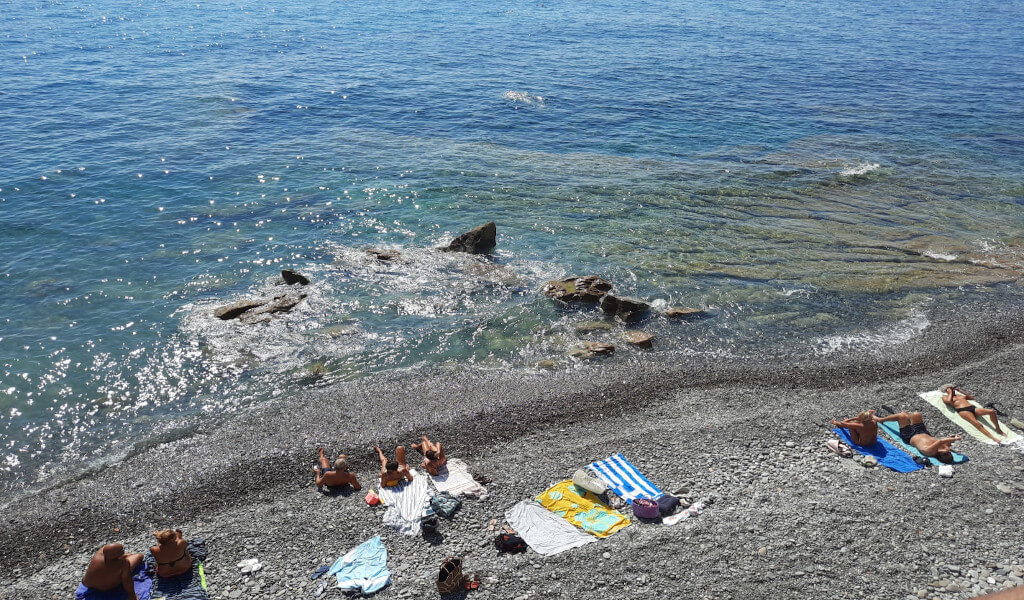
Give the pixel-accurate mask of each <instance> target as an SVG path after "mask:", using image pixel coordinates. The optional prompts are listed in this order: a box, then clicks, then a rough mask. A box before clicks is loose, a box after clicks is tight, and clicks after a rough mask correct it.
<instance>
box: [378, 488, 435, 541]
mask: <svg viewBox="0 0 1024 600" xmlns="http://www.w3.org/2000/svg"><path fill="white" fill-rule="evenodd" d="M413 477H414V478H413V480H412V481H405V482H402V483H400V484H398V485H396V486H393V487H382V488H381V489H380V499H381V500H383V501H384V503H385V504H386V505H387V507H388V509H387V510H386V511H384V516H383V521H384V524H385V525H390V526H391V527H394V528H395V529H397V530H398V531H400V532H402V533H404V534H405V535H419V534H420V531H421V527H420V524H421V522H422V521H423V517H424V516H425V515H427V514H428V511H429V509H430V494H429V491H430V490H429V488H428V487H427V478H426V477H425V476H423V475H421V474H419V473H416V474H414V476H413ZM429 513H432V511H429Z"/></svg>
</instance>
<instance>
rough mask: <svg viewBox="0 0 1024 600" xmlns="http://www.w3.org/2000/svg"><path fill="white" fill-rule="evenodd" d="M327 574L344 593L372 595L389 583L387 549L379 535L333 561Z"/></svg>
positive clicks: (389, 572)
mask: <svg viewBox="0 0 1024 600" xmlns="http://www.w3.org/2000/svg"><path fill="white" fill-rule="evenodd" d="M414 481H415V480H414ZM327 574H328V575H334V576H335V577H336V578H337V580H338V587H339V588H341V589H342V590H344V591H346V592H361V593H363V594H372V593H374V592H376V591H378V590H380V589H382V588H383V587H384V586H386V585H387V584H389V583H391V571H389V570H388V549H387V548H385V547H384V543H383V542H381V541H380V536H379V535H378V536H375V537H372V538H370V539H368V540H366V541H365V542H363V543H362V544H359V545H358V546H356V547H355V548H353V549H351V550H349V551H348V552H347V553H346V554H345V556H342V557H341V558H339V559H338V560H336V561H334V564H333V565H331V568H330V569H329V570H328V571H327Z"/></svg>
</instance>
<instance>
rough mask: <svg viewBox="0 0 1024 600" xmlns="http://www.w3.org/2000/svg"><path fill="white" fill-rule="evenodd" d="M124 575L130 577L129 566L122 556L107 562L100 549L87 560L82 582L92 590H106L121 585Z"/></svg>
mask: <svg viewBox="0 0 1024 600" xmlns="http://www.w3.org/2000/svg"><path fill="white" fill-rule="evenodd" d="M125 576H127V577H129V578H131V567H130V566H129V564H128V561H127V560H126V559H125V558H124V556H121V557H120V558H117V559H115V560H113V561H110V562H108V561H107V560H106V559H105V558H104V557H103V550H102V549H100V550H99V551H98V552H96V554H94V555H93V556H92V560H90V561H89V566H88V567H86V569H85V575H84V576H82V583H84V584H85V585H86V586H88V587H91V588H92V589H94V590H101V591H106V590H112V589H114V588H119V587H121V581H122V580H123V579H124V577H125Z"/></svg>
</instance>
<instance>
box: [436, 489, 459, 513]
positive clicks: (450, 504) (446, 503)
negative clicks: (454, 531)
mask: <svg viewBox="0 0 1024 600" xmlns="http://www.w3.org/2000/svg"><path fill="white" fill-rule="evenodd" d="M430 506H431V508H433V509H434V512H435V513H437V514H439V515H441V516H442V517H444V518H446V519H450V518H451V516H452V515H454V514H455V511H457V510H459V507H460V506H462V500H459V499H458V498H456V497H455V496H452V495H451V494H449V493H448V492H441V493H439V494H437V495H436V496H434V497H432V498H431V499H430Z"/></svg>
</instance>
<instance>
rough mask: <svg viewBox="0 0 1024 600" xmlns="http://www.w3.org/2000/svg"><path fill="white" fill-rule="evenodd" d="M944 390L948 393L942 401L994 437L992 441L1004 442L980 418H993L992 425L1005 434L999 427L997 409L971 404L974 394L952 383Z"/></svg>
mask: <svg viewBox="0 0 1024 600" xmlns="http://www.w3.org/2000/svg"><path fill="white" fill-rule="evenodd" d="M942 391H943V392H946V395H945V396H943V397H942V401H943V402H945V403H946V406H948V407H950V408H952V409H953V410H955V411H956V413H957V414H958V415H960V417H961V418H962V419H963V420H964V421H967V422H968V423H970V424H971V425H974V426H975V427H977V428H978V431H980V432H982V433H984V434H985V435H987V436H988V437H990V438H992V441H994V442H995V443H997V444H999V443H1001V442H1002V440H1000V439H999V438H997V437H996V436H994V435H992V432H991V431H989V430H988V428H987V427H985V425H983V424H982V423H981V421H980V420H979V419H980V418H981V417H988V418H990V419H992V425H994V426H995V430H996V432H997V433H999V435H1004V433H1003V430H1002V429H1001V428H1000V427H999V419H997V418H996V411H995V410H993V409H991V408H978V407H977V406H975V405H973V404H971V400H974V396H972V395H970V394H968V393H967V392H965V391H963V390H961V389H958V388H955V387H953V386H951V385H950V386H946V387H945V388H943V389H942Z"/></svg>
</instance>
